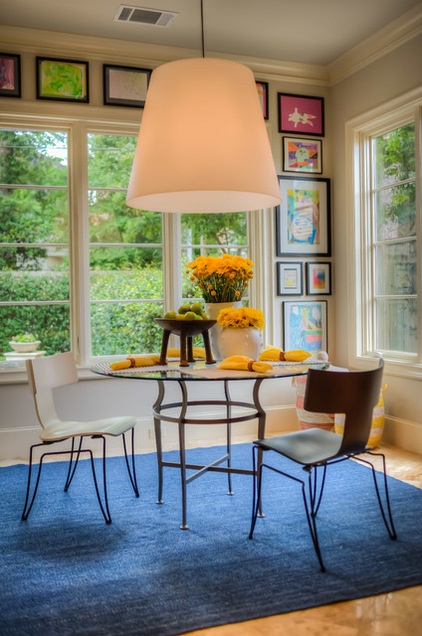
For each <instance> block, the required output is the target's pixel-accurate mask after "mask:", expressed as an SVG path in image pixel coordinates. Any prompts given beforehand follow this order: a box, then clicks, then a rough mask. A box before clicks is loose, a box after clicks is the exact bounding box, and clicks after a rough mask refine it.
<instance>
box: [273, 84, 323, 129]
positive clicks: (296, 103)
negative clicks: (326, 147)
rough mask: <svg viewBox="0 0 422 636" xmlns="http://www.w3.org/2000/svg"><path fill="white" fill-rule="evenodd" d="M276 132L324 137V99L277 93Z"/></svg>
mask: <svg viewBox="0 0 422 636" xmlns="http://www.w3.org/2000/svg"><path fill="white" fill-rule="evenodd" d="M277 97H278V131H279V132H289V133H295V134H296V135H317V136H318V137H323V136H324V98H323V97H309V96H307V95H292V94H290V93H277Z"/></svg>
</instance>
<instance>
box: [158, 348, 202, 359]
mask: <svg viewBox="0 0 422 636" xmlns="http://www.w3.org/2000/svg"><path fill="white" fill-rule="evenodd" d="M192 352H193V357H194V358H198V359H204V360H205V349H204V348H203V347H193V348H192ZM167 357H169V358H180V349H176V348H174V347H169V348H168V349H167Z"/></svg>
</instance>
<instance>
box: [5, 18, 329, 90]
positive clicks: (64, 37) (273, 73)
mask: <svg viewBox="0 0 422 636" xmlns="http://www.w3.org/2000/svg"><path fill="white" fill-rule="evenodd" d="M0 40H1V42H2V47H3V49H4V50H6V49H10V50H9V51H7V52H9V53H22V54H23V53H27V54H33V55H44V56H50V57H51V56H56V57H60V58H63V57H65V58H66V57H69V58H73V59H75V56H76V59H79V58H82V59H83V58H84V57H89V58H90V59H92V60H99V61H102V62H108V63H116V64H118V63H120V64H127V65H132V66H145V67H149V68H155V67H157V66H159V65H160V64H163V63H165V62H170V61H172V60H177V59H184V58H192V57H198V51H197V50H193V49H186V48H180V47H169V46H158V45H156V44H145V43H142V42H130V41H127V40H115V39H109V38H99V37H94V36H83V35H76V34H71V33H59V32H54V31H43V30H38V29H27V28H23V27H12V26H4V25H0ZM207 57H217V58H220V59H228V60H232V61H236V62H239V63H241V64H244V65H245V66H248V67H249V68H250V69H251V70H252V71H253V72H254V73H256V74H259V75H260V77H261V79H263V80H265V79H272V80H277V81H282V80H286V81H289V82H297V83H300V82H302V83H311V84H320V85H327V83H328V74H327V71H326V69H325V68H324V67H323V66H318V65H314V64H298V63H295V62H284V61H279V60H270V59H264V58H262V59H261V58H252V57H245V56H240V55H227V54H224V53H217V52H212V51H210V52H209V53H208V54H207Z"/></svg>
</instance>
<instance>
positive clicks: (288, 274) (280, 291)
mask: <svg viewBox="0 0 422 636" xmlns="http://www.w3.org/2000/svg"><path fill="white" fill-rule="evenodd" d="M301 295H302V263H293V262H290V261H289V262H286V263H277V296H301Z"/></svg>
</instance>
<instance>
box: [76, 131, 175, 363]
mask: <svg viewBox="0 0 422 636" xmlns="http://www.w3.org/2000/svg"><path fill="white" fill-rule="evenodd" d="M136 142H137V138H136V136H124V135H103V134H95V133H92V134H90V135H88V181H89V191H88V204H89V236H90V257H89V258H90V270H91V275H90V297H91V343H92V355H93V356H100V355H124V354H127V353H130V352H133V353H136V352H138V353H140V352H143V351H149V352H152V351H156V352H159V351H160V347H161V338H162V330H161V329H160V327H159V326H158V325H156V323H155V322H154V321H153V320H152V318H153V317H154V316H157V317H158V316H162V314H163V295H164V284H163V273H162V269H163V268H162V260H163V259H162V254H163V247H162V215H161V214H160V213H157V212H145V211H142V210H134V209H132V208H130V207H128V206H127V205H126V190H127V185H128V182H129V176H130V171H131V169H132V162H133V156H134V153H135V147H136ZM134 300H136V301H137V302H133V301H134Z"/></svg>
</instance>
